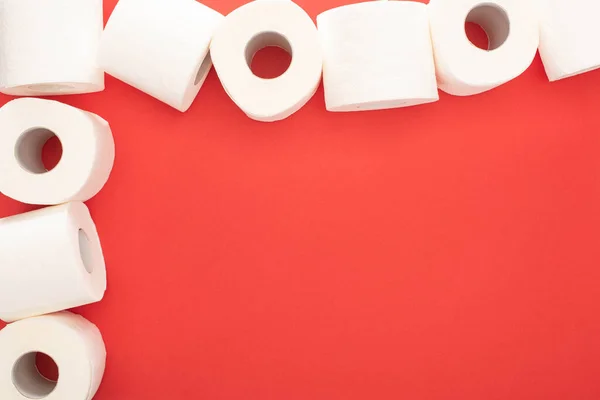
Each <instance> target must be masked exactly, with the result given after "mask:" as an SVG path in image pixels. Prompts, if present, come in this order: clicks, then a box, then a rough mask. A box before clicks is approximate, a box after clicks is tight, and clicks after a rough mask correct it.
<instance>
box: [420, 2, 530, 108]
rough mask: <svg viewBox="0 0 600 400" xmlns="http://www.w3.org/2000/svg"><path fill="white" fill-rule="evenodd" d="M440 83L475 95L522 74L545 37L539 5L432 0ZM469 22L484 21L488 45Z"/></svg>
mask: <svg viewBox="0 0 600 400" xmlns="http://www.w3.org/2000/svg"><path fill="white" fill-rule="evenodd" d="M428 9H429V18H430V20H429V23H430V28H431V39H432V42H433V51H434V57H435V66H436V74H437V80H438V86H439V88H440V89H442V90H443V91H444V92H447V93H449V94H453V95H457V96H469V95H474V94H478V93H482V92H485V91H487V90H490V89H493V88H495V87H497V86H500V85H502V84H504V83H506V82H508V81H510V80H512V79H514V78H516V77H517V76H519V75H521V74H522V73H523V72H524V71H525V70H526V69H527V68H528V67H529V65H530V64H531V62H532V61H533V59H534V57H535V54H536V52H537V47H538V43H539V21H538V18H537V15H536V13H535V6H534V5H533V4H532V2H531V1H525V0H431V2H430V3H429V5H428ZM465 22H473V23H476V24H478V25H480V26H481V27H482V28H483V30H485V32H486V33H487V36H488V39H489V47H488V50H482V49H479V48H477V47H476V46H475V45H474V44H472V43H471V42H470V41H469V39H468V38H467V35H466V32H465Z"/></svg>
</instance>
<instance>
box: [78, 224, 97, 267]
mask: <svg viewBox="0 0 600 400" xmlns="http://www.w3.org/2000/svg"><path fill="white" fill-rule="evenodd" d="M79 254H80V256H81V261H82V262H83V266H84V267H85V270H86V271H87V272H88V273H90V274H91V273H92V272H94V263H93V262H92V247H91V244H90V239H89V238H88V237H87V235H86V234H85V232H84V231H83V229H80V230H79Z"/></svg>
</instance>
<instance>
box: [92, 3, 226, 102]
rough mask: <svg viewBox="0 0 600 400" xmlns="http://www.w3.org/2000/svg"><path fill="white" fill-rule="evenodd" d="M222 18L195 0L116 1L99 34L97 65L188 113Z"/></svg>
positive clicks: (203, 76)
mask: <svg viewBox="0 0 600 400" xmlns="http://www.w3.org/2000/svg"><path fill="white" fill-rule="evenodd" d="M222 20H223V16H222V15H221V14H219V13H218V12H216V11H214V10H212V9H210V8H208V7H206V6H204V5H202V4H200V3H198V2H197V1H196V0H120V1H119V3H118V4H117V6H116V7H115V9H114V11H113V13H112V15H111V17H110V19H109V20H108V23H107V24H106V29H105V31H104V33H103V35H102V40H101V44H100V55H99V60H100V65H101V66H102V67H103V68H104V70H105V71H106V72H107V73H109V74H110V75H112V76H114V77H116V78H117V79H120V80H122V81H123V82H125V83H127V84H129V85H131V86H133V87H135V88H137V89H139V90H141V91H143V92H145V93H147V94H149V95H150V96H153V97H155V98H157V99H158V100H160V101H162V102H164V103H167V104H168V105H170V106H171V107H174V108H176V109H177V110H179V111H182V112H183V111H186V110H187V109H188V108H189V107H190V106H191V104H192V102H193V101H194V99H195V98H196V96H197V94H198V92H199V91H200V88H201V86H202V84H203V83H204V80H205V79H206V76H207V75H208V72H209V71H210V68H211V66H212V63H211V58H210V55H209V45H210V41H211V38H212V34H213V31H214V30H215V28H216V27H217V26H218V25H219V24H220V23H221V21H222Z"/></svg>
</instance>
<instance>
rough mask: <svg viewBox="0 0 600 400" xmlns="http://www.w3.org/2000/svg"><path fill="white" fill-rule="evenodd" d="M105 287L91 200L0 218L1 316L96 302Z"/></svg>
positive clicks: (20, 316)
mask: <svg viewBox="0 0 600 400" xmlns="http://www.w3.org/2000/svg"><path fill="white" fill-rule="evenodd" d="M105 290H106V268H105V266H104V256H103V255H102V247H101V246H100V239H99V238H98V233H97V231H96V226H95V225H94V221H93V220H92V217H91V216H90V212H89V211H88V209H87V207H86V206H85V204H83V203H80V202H72V203H67V204H62V205H60V206H54V207H48V208H43V209H40V210H36V211H31V212H28V213H25V214H19V215H15V216H13V217H8V218H4V219H0V319H2V320H3V321H7V322H11V321H16V320H19V319H23V318H27V317H31V316H35V315H41V314H47V313H51V312H55V311H62V310H66V309H68V308H73V307H78V306H81V305H85V304H90V303H94V302H97V301H100V300H101V299H102V297H103V296H104V291H105ZM0 398H2V396H0Z"/></svg>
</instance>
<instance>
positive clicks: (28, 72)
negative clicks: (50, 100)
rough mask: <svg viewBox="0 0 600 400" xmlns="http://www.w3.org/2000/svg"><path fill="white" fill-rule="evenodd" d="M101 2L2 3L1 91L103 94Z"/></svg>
mask: <svg viewBox="0 0 600 400" xmlns="http://www.w3.org/2000/svg"><path fill="white" fill-rule="evenodd" d="M102 24H103V21H102V0H51V1H49V0H3V1H2V2H1V3H0V92H2V93H5V94H9V95H15V96H49V95H61V94H75V93H90V92H98V91H101V90H104V73H103V72H102V70H100V69H99V68H98V66H97V52H98V43H99V41H100V34H101V33H102Z"/></svg>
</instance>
